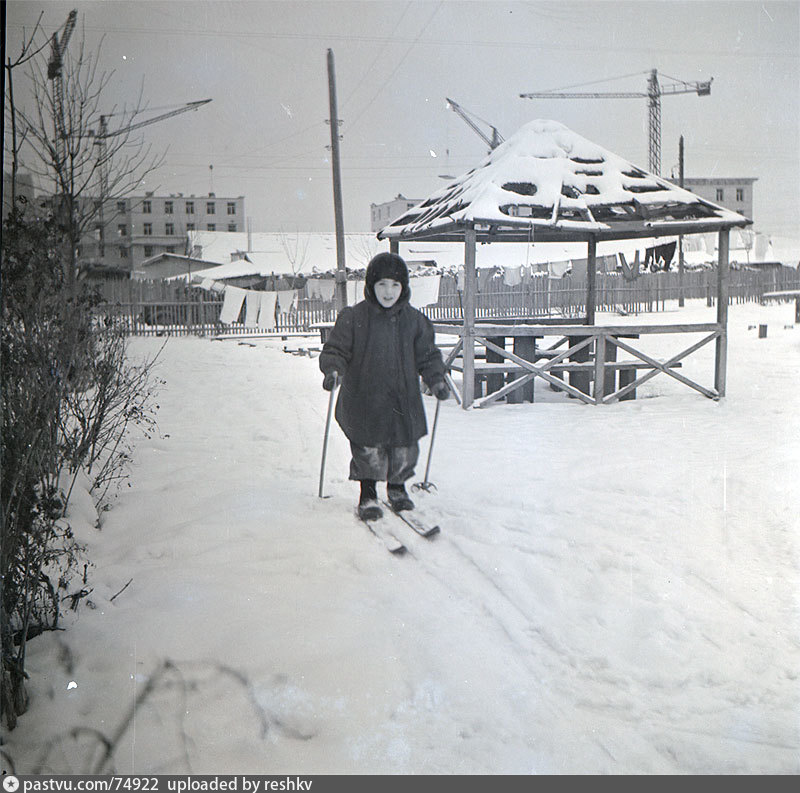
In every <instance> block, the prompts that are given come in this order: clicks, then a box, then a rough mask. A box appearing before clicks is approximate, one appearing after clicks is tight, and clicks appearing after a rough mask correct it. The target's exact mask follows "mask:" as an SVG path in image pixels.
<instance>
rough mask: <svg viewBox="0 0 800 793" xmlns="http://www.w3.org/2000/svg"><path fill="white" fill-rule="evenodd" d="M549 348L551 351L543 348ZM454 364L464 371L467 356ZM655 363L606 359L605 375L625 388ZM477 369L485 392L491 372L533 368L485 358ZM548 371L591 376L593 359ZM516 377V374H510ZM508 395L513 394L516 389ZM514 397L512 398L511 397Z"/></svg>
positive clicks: (677, 366)
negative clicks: (642, 370) (614, 379)
mask: <svg viewBox="0 0 800 793" xmlns="http://www.w3.org/2000/svg"><path fill="white" fill-rule="evenodd" d="M543 352H549V351H543ZM541 357H542V358H546V357H547V358H554V357H555V354H552V355H542V356H541ZM659 363H662V364H663V363H666V362H665V361H659ZM681 366H682V364H681V363H680V361H678V362H676V363H673V364H672V365H671V366H670V367H669V368H670V369H680V368H681ZM451 368H452V370H453V371H455V372H462V373H463V371H464V359H463V358H456V359H455V360H454V361H453V362H452V364H451ZM654 368H656V367H654V366H653V365H652V364H649V363H647V362H646V361H639V360H633V359H631V360H627V361H606V363H605V372H606V377H608V376H609V375H613V376H616V375H617V374H618V376H619V388H624V387H625V386H626V385H628V384H630V383H632V382H633V380H634V379H635V377H636V372H637V371H638V370H640V369H654ZM474 371H475V389H476V392H477V393H482V391H483V388H482V385H483V383H484V382H488V378H489V377H491V376H493V375H494V376H497V375H500V376H502V375H516V376H518V377H519V376H524V375H526V374H530V370H528V369H526V368H525V367H524V366H520V365H519V364H516V363H514V362H513V361H508V362H497V363H495V362H491V363H487V362H483V361H475V364H474ZM546 371H547V373H548V374H552V375H554V376H555V377H560V378H563V376H564V374H565V373H568V372H570V373H571V372H581V373H584V374H586V375H588V376H589V377H593V375H594V363H593V362H591V361H590V362H588V363H579V362H574V361H571V362H564V363H557V364H554V365H553V366H550V367H549V368H548V369H547V370H546ZM511 379H516V378H511ZM609 385H611V384H610V383H609V384H608V385H607V386H606V391H608V388H609ZM551 388H552V389H553V390H558V386H555V385H553V384H551ZM508 396H513V392H512V393H511V394H509V395H508ZM626 399H636V389H635V388H634V389H631V390H630V391H629V392H628V393H627V394H625V395H624V396H622V397H620V402H621V401H623V400H626ZM512 401H513V400H512ZM527 401H529V402H532V401H533V397H532V390H531V391H530V392H529V393H528V399H527Z"/></svg>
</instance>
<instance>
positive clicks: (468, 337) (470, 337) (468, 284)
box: [461, 223, 477, 410]
mask: <svg viewBox="0 0 800 793" xmlns="http://www.w3.org/2000/svg"><path fill="white" fill-rule="evenodd" d="M475 241H476V235H475V224H474V223H467V226H466V228H465V229H464V301H463V304H462V306H463V307H462V312H463V314H464V328H463V330H462V333H463V336H462V337H461V338H462V344H463V350H462V353H463V355H464V385H463V389H462V390H463V399H462V400H461V407H462V408H464V410H466V409H467V408H469V407H471V406H472V403H473V402H474V401H475V287H476V283H477V277H476V275H475Z"/></svg>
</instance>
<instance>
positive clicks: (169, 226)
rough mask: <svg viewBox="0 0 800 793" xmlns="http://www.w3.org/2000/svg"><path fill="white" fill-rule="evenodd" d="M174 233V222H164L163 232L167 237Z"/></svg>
mask: <svg viewBox="0 0 800 793" xmlns="http://www.w3.org/2000/svg"><path fill="white" fill-rule="evenodd" d="M174 233H175V224H174V223H165V224H164V234H166V235H167V236H168V237H171V236H172V235H173V234H174Z"/></svg>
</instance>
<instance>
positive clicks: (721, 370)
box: [714, 229, 731, 397]
mask: <svg viewBox="0 0 800 793" xmlns="http://www.w3.org/2000/svg"><path fill="white" fill-rule="evenodd" d="M730 234H731V232H730V229H720V230H719V246H718V247H719V261H718V262H717V325H719V336H717V350H716V356H715V359H714V388H715V389H716V391H717V394H719V396H721V397H724V396H725V375H726V370H727V365H728V278H729V275H730V267H729V262H728V258H729V246H730Z"/></svg>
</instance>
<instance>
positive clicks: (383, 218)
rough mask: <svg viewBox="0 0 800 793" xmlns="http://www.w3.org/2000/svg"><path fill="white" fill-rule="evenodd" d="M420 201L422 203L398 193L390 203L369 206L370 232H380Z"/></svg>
mask: <svg viewBox="0 0 800 793" xmlns="http://www.w3.org/2000/svg"><path fill="white" fill-rule="evenodd" d="M420 201H422V199H421V198H406V197H405V196H404V195H403V194H402V193H398V194H397V197H396V198H393V199H392V200H391V201H384V202H383V203H382V204H371V205H370V209H371V213H370V231H380V230H381V229H382V228H384V227H385V226H388V225H389V224H390V223H391V222H392V221H393V220H397V218H399V217H400V215H402V214H403V213H404V212H405V211H406V210H408V209H411V207H413V206H414V205H415V204H418V203H419V202H420Z"/></svg>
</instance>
